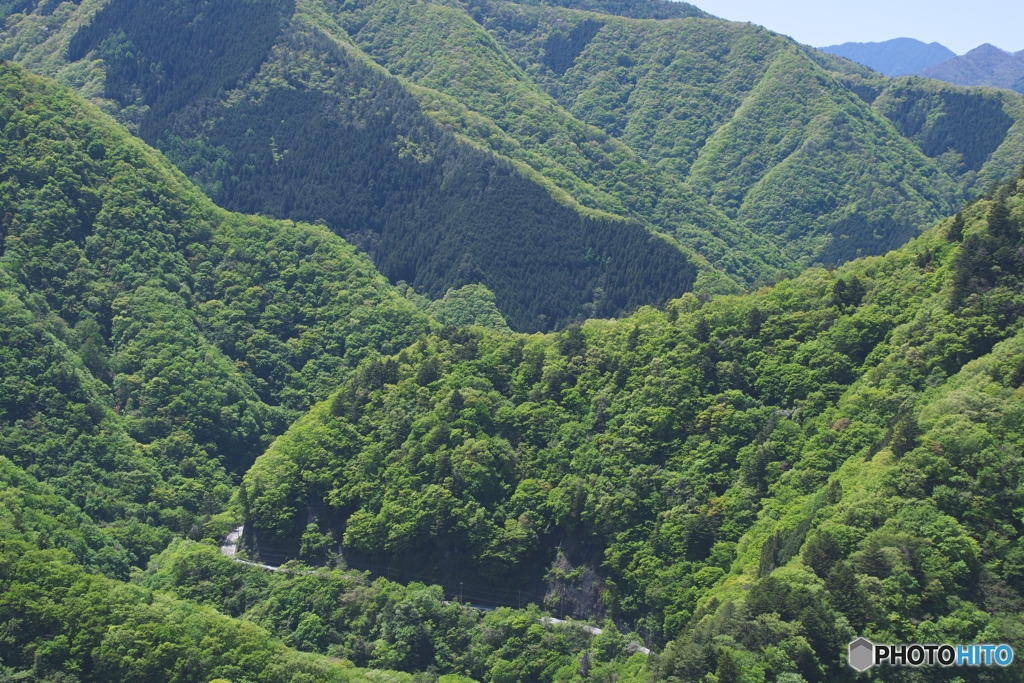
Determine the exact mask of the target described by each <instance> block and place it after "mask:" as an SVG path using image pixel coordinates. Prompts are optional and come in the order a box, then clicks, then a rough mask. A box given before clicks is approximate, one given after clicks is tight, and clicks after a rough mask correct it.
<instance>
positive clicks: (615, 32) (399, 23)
mask: <svg viewBox="0 0 1024 683" xmlns="http://www.w3.org/2000/svg"><path fill="white" fill-rule="evenodd" d="M250 4H251V7H250V6H249V5H246V7H248V9H246V10H245V11H240V10H239V8H238V7H236V6H235V5H230V4H228V5H223V6H218V7H217V8H216V9H215V10H210V11H206V10H204V9H202V8H203V7H205V6H204V5H201V3H196V2H191V1H190V2H185V3H176V4H174V5H167V4H166V3H158V2H153V1H152V0H111V1H110V2H100V1H98V0H85V1H84V2H82V3H81V4H78V5H74V4H71V3H64V4H61V5H58V6H56V7H54V6H51V5H49V4H46V3H43V4H39V5H34V4H31V3H25V4H24V5H17V6H11V7H10V8H9V9H8V11H9V12H11V13H10V14H9V15H8V16H7V19H6V26H5V29H4V31H3V34H2V45H0V57H4V58H9V59H15V60H18V61H20V62H21V63H23V64H25V65H27V66H28V67H29V68H32V69H35V70H37V71H39V72H40V73H44V74H47V75H53V76H56V77H58V78H59V79H60V80H62V82H65V83H67V84H69V85H72V86H73V87H76V88H78V89H79V91H80V92H82V93H83V94H85V95H87V96H90V97H93V98H95V99H96V100H97V101H98V102H100V103H101V104H104V106H107V107H108V109H109V110H110V111H111V112H112V113H114V114H115V115H116V116H117V117H118V118H119V120H121V121H123V122H125V123H126V124H127V125H129V126H132V127H133V130H136V131H137V132H138V133H139V134H140V135H142V136H143V137H144V138H145V139H146V140H147V141H149V142H151V143H152V144H154V145H156V146H158V147H159V148H160V149H162V150H164V151H165V153H167V155H168V157H169V158H170V159H171V160H172V161H173V162H174V163H175V164H177V165H178V166H179V168H181V169H182V170H183V171H184V172H185V173H186V175H188V176H189V177H191V178H192V179H193V180H195V181H196V182H197V183H198V184H200V186H201V187H202V188H203V189H204V191H205V192H207V193H208V194H209V195H210V196H211V197H212V198H214V199H215V200H216V201H218V202H220V203H222V204H224V205H225V206H227V207H228V208H232V209H237V210H244V211H250V212H261V213H266V214H269V215H272V216H277V217H290V218H294V219H301V220H310V221H322V222H323V223H324V224H326V225H327V226H328V227H329V228H330V229H331V230H333V231H335V232H337V233H339V234H341V235H343V236H345V237H347V238H349V239H350V240H352V241H354V242H355V243H356V244H357V245H358V246H359V247H360V248H361V249H363V250H364V251H365V252H366V253H368V254H369V255H370V256H371V257H372V258H373V260H374V262H375V263H376V264H377V266H378V267H379V268H380V270H381V271H382V272H383V273H384V274H385V275H386V276H387V277H388V278H389V279H391V280H392V282H397V281H398V280H404V281H406V282H408V283H410V284H412V285H413V286H414V287H415V288H416V290H417V291H419V292H421V293H425V294H427V295H429V296H430V297H432V298H439V297H441V296H443V295H444V294H445V292H446V291H448V290H449V289H451V288H458V287H461V286H463V285H466V284H474V283H483V284H484V285H486V286H487V287H488V288H489V289H491V290H492V291H493V292H494V293H495V301H496V305H497V306H498V308H499V310H500V311H501V312H502V313H503V314H504V316H505V317H506V319H507V320H508V321H509V323H510V324H511V325H512V327H513V328H514V329H517V330H523V331H531V330H544V329H550V328H552V327H561V326H564V325H565V324H567V323H569V322H572V321H573V320H579V319H581V318H582V317H585V316H601V317H607V316H612V315H617V314H620V313H622V312H625V311H628V310H631V309H632V308H635V307H636V306H637V305H640V304H643V303H659V302H662V301H665V300H666V299H667V298H670V297H673V296H678V295H680V294H682V293H683V292H685V291H688V290H691V289H694V288H695V289H696V291H704V292H711V291H729V289H730V284H729V283H728V281H723V279H722V277H721V275H722V273H724V274H727V275H728V276H730V277H731V278H732V279H733V280H735V281H736V282H738V283H740V284H746V283H751V282H757V281H770V280H771V279H772V278H773V277H774V276H775V275H776V274H777V273H778V272H780V271H782V270H786V269H794V268H796V267H798V266H801V265H804V264H808V263H815V262H821V263H836V262H841V261H844V260H846V259H849V258H852V257H855V256H857V255H859V254H870V253H882V252H884V251H886V250H888V249H890V248H892V247H895V246H898V245H899V244H902V243H903V242H905V241H906V240H907V239H910V238H911V237H913V236H914V235H916V234H918V232H919V231H920V230H921V229H922V227H923V226H925V225H927V224H928V223H929V222H931V221H934V220H936V219H937V218H939V217H941V216H943V215H947V214H948V213H950V212H951V211H953V210H955V208H956V207H957V206H959V205H960V204H961V203H962V202H963V201H964V200H965V198H969V197H970V196H973V195H974V194H975V193H976V192H977V191H979V190H983V189H984V188H986V187H988V186H989V185H990V184H991V183H992V182H993V181H996V180H999V179H1001V178H1004V177H1006V176H1007V175H1009V174H1011V173H1012V172H1013V170H1014V169H1015V168H1016V167H1017V165H1018V164H1019V161H1020V157H1021V153H1022V150H1024V123H1018V122H1019V121H1020V120H1021V118H1022V111H1024V105H1022V103H1021V100H1020V98H1017V97H1014V96H1012V95H1010V94H1006V93H1004V94H998V93H993V92H990V91H983V90H962V89H952V88H948V90H950V93H951V94H949V95H948V96H947V95H941V96H936V94H935V87H934V86H932V85H930V84H929V83H928V82H925V81H912V82H903V81H890V80H888V79H884V78H879V77H877V76H875V75H872V74H871V73H870V72H868V71H866V70H864V69H859V68H857V67H855V66H854V65H852V64H850V63H849V62H846V61H845V60H841V59H838V58H834V57H831V56H827V55H824V54H823V53H817V52H815V51H813V50H809V49H807V48H804V47H801V46H798V45H796V44H795V43H793V42H792V41H790V40H788V39H785V38H783V37H780V36H777V35H775V34H772V33H771V32H768V31H765V30H764V29H760V28H757V27H754V26H750V25H746V24H736V23H730V22H724V21H720V20H717V19H714V18H711V17H709V16H707V15H706V14H704V13H703V12H700V11H699V10H698V9H696V8H694V7H693V6H691V5H686V4H684V3H666V2H661V1H660V0H658V1H656V0H650V1H646V2H639V1H638V2H629V3H609V2H603V1H598V0H593V1H587V2H582V1H579V2H577V1H573V2H559V3H547V2H539V1H537V2H526V3H521V4H514V3H507V2H492V1H490V0H487V1H482V2H474V3H468V2H458V1H456V0H444V1H442V0H436V1H431V2H421V3H407V2H396V1H394V0H374V1H373V2H370V1H368V0H366V1H362V0H361V1H360V2H346V3H338V2H334V1H333V0H299V2H297V3H292V2H291V1H290V0H289V1H287V2H286V1H284V0H259V1H254V2H252V3H250ZM605 12H610V14H606V13H605ZM200 55H202V57H200ZM381 67H383V68H381ZM893 89H896V90H897V91H898V92H899V93H900V95H899V96H900V97H902V100H901V102H902V104H904V105H905V107H906V108H907V109H909V111H903V110H900V109H898V110H897V111H895V112H894V111H891V110H886V109H884V107H883V106H882V105H883V104H885V103H887V102H890V101H891V100H892V99H893V97H895V95H894V96H892V97H889V96H888V95H889V92H890V91H891V90H893ZM905 119H909V121H908V120H905ZM922 128H925V129H928V130H929V131H930V130H933V129H934V130H935V131H937V133H936V135H935V136H933V137H929V136H928V135H927V134H925V133H927V131H926V132H925V133H922ZM658 234H660V235H663V236H665V239H664V240H663V239H661V238H658V237H652V235H658ZM709 264H710V267H709ZM712 268H713V269H712Z"/></svg>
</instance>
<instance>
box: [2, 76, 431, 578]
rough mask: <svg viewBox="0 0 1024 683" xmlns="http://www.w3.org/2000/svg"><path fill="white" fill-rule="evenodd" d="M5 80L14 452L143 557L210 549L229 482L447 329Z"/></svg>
mask: <svg viewBox="0 0 1024 683" xmlns="http://www.w3.org/2000/svg"><path fill="white" fill-rule="evenodd" d="M0 78H2V82H3V87H4V91H3V99H2V102H0V127H2V129H3V132H4V135H3V138H2V140H0V147H2V154H0V174H2V176H0V177H2V178H3V183H2V186H0V188H2V190H0V216H2V223H0V230H2V236H3V247H2V264H3V267H2V269H0V282H2V285H3V287H2V297H3V299H2V306H3V309H4V313H5V314H4V316H3V320H2V323H0V334H2V338H3V348H4V351H5V353H4V355H3V357H2V361H0V362H2V368H3V377H4V380H3V387H4V390H3V400H2V408H0V411H2V412H0V434H2V437H0V454H2V455H5V456H7V457H8V458H10V459H11V460H12V461H13V462H15V463H17V464H19V465H21V466H24V467H27V468H29V469H30V471H31V472H32V474H34V475H35V476H38V477H40V478H44V479H45V480H46V481H48V482H49V483H51V484H53V485H54V486H56V487H57V488H58V490H60V491H62V492H63V493H64V494H65V495H67V496H68V497H69V498H70V499H71V500H72V501H74V502H75V503H76V504H77V505H78V506H79V507H81V508H82V509H84V510H85V511H87V512H88V513H89V514H90V515H92V516H93V517H94V518H96V519H97V520H102V521H106V522H112V523H115V524H118V525H122V526H125V527H126V529H125V535H126V537H129V536H130V537H132V539H133V540H132V542H133V543H136V542H138V543H142V544H143V546H144V547H142V548H140V551H139V552H138V553H137V556H136V558H135V559H136V560H137V561H144V560H145V559H146V558H147V557H148V556H149V554H150V553H151V552H152V549H149V550H148V552H147V551H146V548H148V546H146V545H145V542H144V541H143V540H142V539H143V538H144V537H145V536H146V533H143V532H144V531H145V529H146V528H149V529H150V530H151V531H153V533H157V532H156V531H154V530H155V529H159V528H166V529H171V530H174V531H178V532H181V533H188V532H189V530H190V529H192V528H193V526H194V525H196V524H198V525H199V526H197V527H196V528H195V529H193V530H192V533H193V534H201V525H202V522H203V520H204V519H206V520H208V519H209V518H210V515H211V514H215V513H217V512H219V511H220V510H221V509H222V508H223V505H224V504H225V503H226V501H227V498H228V497H229V496H230V495H231V483H232V482H231V480H230V478H229V476H228V474H227V473H228V472H229V471H234V472H239V471H244V470H245V469H247V468H248V466H249V465H250V464H251V463H252V461H253V460H254V459H255V457H256V456H257V455H258V454H259V453H260V452H261V451H262V450H263V448H265V446H266V444H267V443H269V441H270V440H271V439H272V438H273V437H274V436H275V435H276V434H278V433H280V432H281V431H283V430H284V429H285V428H286V427H287V426H288V424H290V423H291V422H292V420H294V418H295V417H296V416H297V415H299V414H301V413H302V412H303V411H305V410H306V409H307V408H308V407H309V406H310V405H311V404H312V403H314V402H316V401H318V400H321V399H322V398H323V397H325V396H326V395H327V393H328V391H330V389H331V388H332V387H333V386H335V385H336V384H337V383H338V382H339V381H341V380H342V379H343V378H344V377H345V374H346V372H347V371H348V369H349V368H351V367H352V366H354V365H355V363H356V362H358V360H359V359H360V358H361V357H363V356H364V355H365V354H367V353H369V352H371V351H372V350H373V349H380V350H383V351H386V352H396V351H398V350H399V349H401V348H402V347H404V346H406V345H408V344H409V343H411V342H412V341H414V340H415V339H416V338H417V337H418V336H420V335H421V334H423V333H425V332H426V331H428V330H430V329H431V325H432V323H431V322H430V321H429V319H428V318H427V316H426V315H425V314H424V313H422V312H421V311H420V310H419V308H418V307H417V306H416V305H415V304H414V303H413V302H411V301H408V300H406V299H404V298H403V297H401V296H400V295H399V294H398V293H397V292H396V291H395V290H394V288H393V287H391V285H389V284H388V283H387V281H386V280H385V279H384V278H383V277H381V276H380V275H379V274H378V273H377V272H376V271H375V270H374V268H373V266H372V264H370V263H369V261H368V260H367V259H365V257H362V256H360V255H358V254H357V253H356V251H355V250H354V249H353V248H352V247H351V246H349V245H347V244H345V243H344V242H342V241H341V240H340V239H339V238H337V237H335V236H334V235H332V234H331V233H329V232H327V231H326V230H324V229H322V228H318V227H311V226H301V225H295V224H292V223H280V222H273V221H270V220H267V219H261V218H250V217H244V216H239V215H237V214H230V213H227V212H225V211H223V210H221V209H218V208H217V207H215V206H214V205H213V204H211V203H210V201H209V200H208V199H207V198H206V197H204V196H203V195H202V194H201V193H199V192H198V191H197V190H196V189H195V188H194V187H193V186H191V184H189V183H188V181H186V180H185V179H184V178H183V177H182V176H181V174H180V173H179V172H178V171H177V170H175V169H174V168H173V167H172V166H171V165H170V164H168V163H167V162H166V161H165V160H164V159H162V158H161V157H159V155H158V154H156V153H154V152H153V151H152V150H150V149H147V148H145V147H144V146H143V145H141V144H140V143H139V142H138V140H136V139H134V138H132V137H131V136H129V135H128V134H127V133H126V132H125V131H124V130H123V129H121V128H119V127H117V126H115V125H114V124H113V123H112V122H110V121H108V120H105V117H104V116H103V115H102V114H101V113H100V112H98V111H96V110H95V109H93V108H92V107H91V106H88V105H84V104H82V103H81V102H79V101H76V100H75V98H73V97H72V96H71V95H70V94H69V93H67V92H64V91H62V90H61V89H59V88H57V87H55V86H54V85H53V84H47V83H44V82H43V81H41V80H40V79H38V78H36V77H33V76H31V75H29V74H27V73H26V72H25V71H24V70H22V69H21V68H20V67H16V66H12V65H0ZM137 525H141V526H140V527H138V528H135V526H137ZM128 527H131V528H132V529H128ZM160 533H162V532H160ZM152 542H154V543H156V542H158V540H157V539H152ZM164 542H166V538H165V539H164Z"/></svg>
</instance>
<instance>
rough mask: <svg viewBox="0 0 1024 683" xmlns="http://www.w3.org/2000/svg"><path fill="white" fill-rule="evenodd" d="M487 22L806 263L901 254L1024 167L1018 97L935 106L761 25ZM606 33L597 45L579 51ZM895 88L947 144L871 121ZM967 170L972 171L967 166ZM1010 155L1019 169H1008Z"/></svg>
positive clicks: (981, 97)
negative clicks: (933, 225)
mask: <svg viewBox="0 0 1024 683" xmlns="http://www.w3.org/2000/svg"><path fill="white" fill-rule="evenodd" d="M488 8H489V11H487V12H485V13H484V16H483V18H482V20H481V21H482V23H483V25H484V26H485V27H486V28H487V29H488V31H489V32H490V34H491V35H493V36H494V37H495V38H496V39H497V40H498V42H499V44H500V45H501V47H502V48H504V49H505V50H507V51H508V53H509V54H510V55H511V56H512V58H513V59H514V61H515V62H516V63H517V64H518V65H519V66H520V67H521V68H523V69H524V70H525V72H526V74H527V75H528V76H529V77H530V78H531V79H532V80H533V81H534V82H536V83H537V84H538V85H540V86H541V87H543V88H544V89H545V90H546V91H547V92H548V93H549V94H550V95H551V96H553V97H554V98H555V99H556V100H557V101H558V103H559V104H561V105H562V106H563V107H565V108H566V109H567V110H568V111H569V112H571V113H572V115H573V116H575V117H576V118H577V119H579V120H581V121H584V122H586V123H588V124H591V125H593V126H596V127H598V128H600V129H601V130H602V131H604V132H605V133H607V134H609V135H612V136H615V137H616V138H618V139H619V140H621V141H622V142H624V143H626V144H627V145H629V147H630V148H631V149H633V150H636V151H637V152H638V153H639V154H640V155H641V156H642V157H643V158H644V159H645V160H646V161H647V162H649V163H651V164H653V165H655V166H656V167H657V168H659V169H660V170H662V171H664V172H666V173H668V174H669V175H670V176H672V177H674V178H676V179H678V180H682V181H684V183H685V186H687V187H688V188H689V189H694V190H697V191H698V193H699V194H700V195H702V196H705V197H707V198H709V199H710V200H711V203H712V204H713V205H714V206H715V207H716V208H718V209H720V210H722V211H723V212H724V213H725V214H726V215H727V216H728V217H729V218H731V219H733V220H734V221H735V223H736V224H737V228H738V229H739V228H742V229H744V230H747V231H750V232H753V233H755V234H758V235H760V236H762V237H765V238H767V239H770V240H772V241H774V242H775V244H776V245H777V246H778V248H779V249H780V250H782V252H783V253H784V255H786V256H788V257H789V258H791V259H793V260H797V261H799V262H800V263H805V264H806V263H816V262H817V263H826V264H828V263H838V262H842V261H845V260H848V259H850V258H854V257H856V256H858V255H862V254H872V253H874V254H878V253H883V252H885V251H888V250H889V249H891V248H894V247H895V246H898V245H899V244H902V243H904V242H905V241H907V240H908V239H910V238H911V237H913V236H914V235H916V234H918V232H919V230H920V229H921V227H922V226H923V225H926V224H928V223H930V222H932V221H934V220H935V219H937V218H938V217H940V216H942V215H945V214H947V213H948V212H949V211H950V209H951V207H953V206H955V205H956V204H958V203H959V202H960V201H961V200H962V197H963V195H964V194H967V195H968V196H969V195H970V194H971V193H974V192H977V191H979V190H981V189H984V187H985V186H986V184H987V183H988V182H991V180H992V179H993V178H991V177H990V178H988V179H987V180H985V181H982V182H979V181H978V178H977V176H976V174H975V172H976V171H977V170H980V169H982V167H983V166H985V170H984V171H983V173H985V174H986V175H987V174H988V172H989V171H990V170H991V169H994V168H1000V170H999V171H998V176H999V177H1005V176H1006V175H1007V174H1008V173H1012V171H1013V169H1014V168H1015V167H1016V166H1017V165H1018V164H1019V159H1020V153H1019V152H1011V150H1015V149H1019V144H1020V143H1019V138H1018V135H1019V134H1020V126H1019V125H1018V126H1016V127H1015V129H1014V130H1012V131H1011V130H1009V128H1010V124H1011V123H1012V122H1013V121H1016V120H1019V119H1020V110H1019V106H1020V101H1019V99H1018V98H1016V97H1014V96H1011V95H1008V94H1007V95H1006V96H1002V95H999V96H995V95H993V94H992V93H990V92H986V91H982V90H971V91H968V90H965V89H956V90H953V91H952V92H949V91H951V90H952V89H951V88H949V86H944V87H945V90H946V91H947V94H946V95H945V96H941V95H940V96H933V94H932V92H933V91H934V90H935V88H934V87H933V86H931V85H929V84H928V83H927V82H920V79H919V80H918V81H915V82H912V83H905V82H902V81H892V80H890V79H884V78H879V77H867V72H866V71H864V72H857V71H856V70H855V69H852V68H851V67H850V65H848V64H842V63H840V61H841V60H836V59H834V58H829V57H827V56H823V55H821V54H820V53H815V52H812V51H808V50H806V49H804V48H801V47H799V46H797V45H795V44H794V43H792V42H791V41H790V40H788V39H786V38H784V37H781V36H778V35H776V34H773V33H771V32H769V31H766V30H765V29H763V28H760V27H756V26H752V25H749V24H738V23H732V22H722V21H717V20H709V19H706V18H691V19H681V20H677V21H661V22H654V21H648V22H636V21H627V20H623V19H618V18H614V17H608V16H605V17H600V16H597V15H592V14H583V13H579V12H570V11H565V10H553V9H550V8H536V9H532V8H531V9H527V10H524V9H523V8H522V7H520V6H518V5H515V4H512V3H504V2H494V3H490V4H488ZM595 22H597V23H599V24H600V25H601V27H600V29H599V30H597V31H596V32H594V31H592V30H589V31H586V32H585V33H584V34H582V36H581V34H580V31H581V28H582V27H585V26H593V25H594V24H595ZM364 30H365V29H364ZM574 36H577V37H589V42H587V43H586V44H585V45H583V46H582V47H581V46H580V45H579V43H580V42H581V41H579V40H578V41H577V42H575V43H574V42H573V41H572V40H571V39H572V38H573V37H574ZM565 41H568V43H565ZM563 43H565V44H570V43H571V44H572V45H574V47H575V49H574V50H573V57H574V59H573V62H572V65H571V66H569V67H566V66H565V65H563V64H562V62H561V61H559V60H558V59H557V57H558V54H561V53H560V52H558V54H556V55H555V57H556V59H555V61H556V62H558V66H557V68H556V67H555V66H553V64H555V62H552V50H555V51H560V50H562V47H561V46H562V45H563ZM890 84H894V85H893V87H895V88H901V87H903V88H905V89H906V90H907V91H909V92H910V93H912V98H913V99H914V100H918V101H920V102H921V103H922V106H921V107H920V110H921V114H922V116H925V117H927V118H928V121H929V122H930V123H929V124H928V125H927V126H926V127H927V128H928V129H929V130H931V129H933V128H934V129H935V133H934V134H931V133H928V132H926V133H925V134H924V135H921V131H920V130H918V129H914V130H906V129H904V128H903V127H900V126H899V125H897V128H896V130H894V129H893V127H892V125H891V124H890V122H889V121H887V120H886V118H885V117H884V116H883V115H882V114H885V115H888V111H887V110H885V109H884V98H883V99H882V100H880V102H879V105H881V106H877V105H876V106H874V107H873V106H872V102H873V100H874V97H876V96H877V95H878V92H879V91H881V90H885V89H886V88H888V87H889V86H890ZM460 99H464V98H462V97H460ZM967 121H970V123H969V124H968V123H967ZM979 128H981V129H983V130H984V134H983V135H982V136H980V137H981V138H982V140H979ZM929 135H930V136H931V137H928V136H929ZM901 136H905V137H906V138H912V139H913V141H914V142H917V143H918V146H919V148H920V149H919V150H914V149H913V148H912V147H911V146H909V145H908V144H907V140H906V139H902V138H901ZM968 147H969V148H971V149H967V148H968ZM964 154H966V155H968V156H969V157H971V158H970V159H969V162H970V163H960V161H959V160H960V159H961V158H962V157H963V155H964ZM989 154H993V156H992V157H991V159H990V158H989V156H988V155H989ZM1003 154H1010V156H1011V158H1013V159H1016V161H1011V162H1010V163H1011V166H1009V167H1006V166H1004V165H1003V164H1004V161H1003V159H1002V158H1001V156H1002V155H1003ZM958 155H959V156H958ZM869 169H870V170H869ZM972 169H973V170H972ZM656 224H659V225H663V224H662V223H656ZM709 258H711V256H710V254H709ZM711 260H712V261H713V262H717V261H716V260H715V259H713V258H711ZM726 270H729V268H728V267H726Z"/></svg>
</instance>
